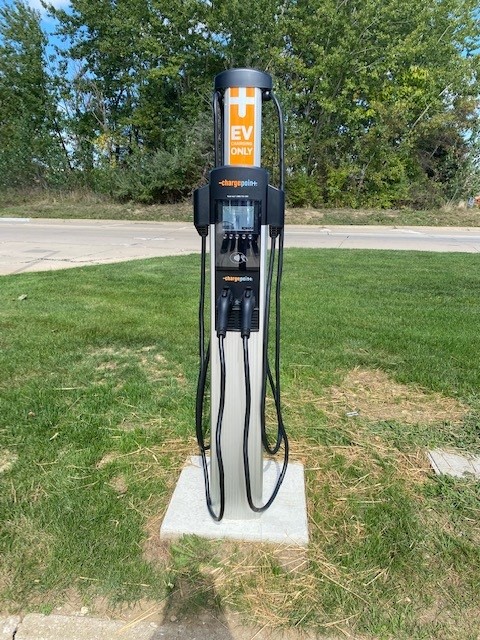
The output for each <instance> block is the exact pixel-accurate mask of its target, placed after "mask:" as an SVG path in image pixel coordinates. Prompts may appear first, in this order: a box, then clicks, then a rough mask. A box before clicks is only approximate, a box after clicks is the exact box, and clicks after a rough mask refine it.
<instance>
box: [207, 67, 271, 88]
mask: <svg viewBox="0 0 480 640" xmlns="http://www.w3.org/2000/svg"><path fill="white" fill-rule="evenodd" d="M229 87H257V88H258V89H266V90H268V91H271V89H272V77H271V76H270V75H269V74H268V73H265V72H264V71H257V69H228V70H227V71H222V72H221V73H219V74H218V75H216V76H215V90H218V89H228V88H229Z"/></svg>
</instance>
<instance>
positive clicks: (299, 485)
mask: <svg viewBox="0 0 480 640" xmlns="http://www.w3.org/2000/svg"><path fill="white" fill-rule="evenodd" d="M268 101H272V102H273V104H274V108H275V111H276V116H277V119H278V140H279V143H278V176H279V178H278V184H277V185H275V186H274V185H271V184H270V183H269V175H268V172H267V171H266V170H265V169H264V168H263V167H262V166H261V164H262V107H263V105H264V103H266V102H268ZM213 114H214V149H215V155H214V168H213V169H212V170H211V172H210V177H209V183H208V184H207V185H205V186H204V187H201V188H199V189H197V190H196V191H195V192H194V224H195V227H196V229H197V231H198V233H199V235H200V237H201V267H200V301H199V358H200V371H199V377H198V387H197V395H196V411H195V414H196V415H195V422H196V436H197V441H198V445H199V449H200V457H199V459H198V461H199V463H197V464H195V462H194V463H193V465H192V468H190V470H189V468H186V469H184V471H183V472H182V476H181V477H180V480H179V483H178V485H177V489H176V490H175V493H174V496H173V497H172V502H171V503H170V506H169V509H168V511H167V514H166V516H165V519H164V523H163V524H162V529H161V535H162V537H164V538H168V537H175V536H176V535H180V534H181V533H197V534H198V535H205V536H207V537H217V536H218V537H233V538H240V539H242V538H247V539H257V540H258V539H261V540H265V541H269V540H270V539H271V540H272V541H285V542H288V543H291V542H294V543H297V544H301V545H304V544H306V543H307V541H308V529H307V522H306V506H305V489H304V479H303V467H302V465H299V464H298V463H290V464H289V462H288V453H289V447H288V438H287V434H286V431H285V428H284V424H283V418H282V409H281V394H280V301H281V295H280V287H281V280H282V269H283V235H284V211H285V206H284V201H285V197H284V148H283V116H282V112H281V108H280V104H279V102H278V100H277V98H276V97H275V95H274V93H273V90H272V78H271V76H270V75H269V74H267V73H264V72H262V71H257V70H255V69H231V70H228V71H224V72H222V73H220V74H218V75H217V76H216V77H215V89H214V94H213ZM207 239H208V240H209V243H208V244H209V251H207ZM208 257H209V260H208ZM207 265H208V267H207ZM207 293H208V294H209V295H207ZM207 298H209V300H208V299H207ZM272 311H273V312H272ZM207 337H208V341H207ZM272 337H273V340H274V346H273V345H272V348H271V349H270V350H269V342H270V341H271V340H272ZM269 351H270V352H272V355H273V362H274V364H273V367H271V366H270V362H269ZM268 387H270V390H271V396H272V398H273V403H274V413H275V416H276V427H275V429H274V430H272V428H271V426H270V425H267V418H266V396H267V390H268ZM267 430H268V431H270V432H271V431H274V432H275V433H274V436H273V437H272V442H270V441H269V435H268V433H267ZM207 433H208V434H209V436H208V438H207V436H206V434H207ZM207 439H208V440H209V443H207V442H206V441H207ZM264 451H265V452H266V454H267V455H268V456H269V458H268V459H267V460H264V456H263V453H264ZM275 454H278V456H279V457H280V458H281V460H280V461H273V460H272V459H271V456H274V455H275ZM282 454H283V455H282ZM278 456H277V457H278ZM200 470H201V475H203V481H202V485H203V488H204V496H202V498H203V499H202V503H203V504H202V505H201V506H200V505H198V489H199V487H198V483H199V481H201V475H200V473H199V472H200ZM187 476H188V480H187V479H186V478H187ZM185 483H186V484H185ZM182 492H183V493H184V494H185V496H184V497H183V498H182V497H181V496H180V494H181V493H182ZM193 494H195V497H193ZM194 499H195V503H194V504H192V501H193V500H194ZM205 507H206V509H205ZM192 509H193V510H194V511H195V513H197V510H199V511H198V517H197V518H196V519H195V518H193V520H194V521H195V522H193V521H192V513H193V511H192ZM292 510H293V511H292ZM182 511H183V519H184V520H187V521H188V524H187V523H185V526H184V527H183V528H182V525H179V526H177V524H178V521H179V520H182V515H181V514H180V512H182ZM179 514H180V515H179ZM292 518H293V520H292ZM200 520H201V521H202V522H203V525H202V523H201V522H200ZM192 522H193V524H192ZM175 523H177V524H175ZM269 526H270V527H271V528H272V531H276V533H272V536H269V534H268V529H269ZM219 527H220V528H223V529H225V531H223V530H222V531H220V530H219ZM246 527H247V529H246ZM248 527H250V530H251V535H250V536H249V534H248V531H247V530H248ZM227 529H230V530H231V532H232V534H231V535H229V533H228V531H227ZM279 529H280V533H279V532H278V530H279ZM235 531H237V534H235ZM245 531H247V533H245ZM279 536H280V537H279Z"/></svg>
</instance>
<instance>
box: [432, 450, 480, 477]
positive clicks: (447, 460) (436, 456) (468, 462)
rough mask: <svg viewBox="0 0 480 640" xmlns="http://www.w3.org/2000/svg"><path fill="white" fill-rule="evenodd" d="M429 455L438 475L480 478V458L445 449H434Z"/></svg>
mask: <svg viewBox="0 0 480 640" xmlns="http://www.w3.org/2000/svg"><path fill="white" fill-rule="evenodd" d="M427 455H428V459H429V461H430V464H431V465H432V467H433V470H434V471H435V473H436V474H437V475H440V476H441V475H447V476H453V477H455V478H464V477H471V478H477V479H479V478H480V456H472V455H470V454H469V453H465V452H460V451H446V450H443V449H432V450H431V451H429V452H428V454H427Z"/></svg>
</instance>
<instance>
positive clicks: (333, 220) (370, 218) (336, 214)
mask: <svg viewBox="0 0 480 640" xmlns="http://www.w3.org/2000/svg"><path fill="white" fill-rule="evenodd" d="M1 217H3V218H5V217H14V218H15V217H16V218H22V217H27V218H61V219H67V218H69V219H92V220H93V219H99V220H137V221H138V220H140V221H148V222H150V221H160V222H161V221H163V222H165V221H181V222H192V221H193V209H192V203H191V201H185V202H181V203H178V204H171V205H142V204H136V203H132V202H127V203H125V204H121V203H118V202H114V201H112V200H110V199H109V198H107V197H102V196H100V195H97V194H94V193H92V192H89V191H86V192H71V193H69V192H66V193H63V192H59V193H55V192H43V191H40V192H26V193H22V194H19V193H17V192H12V193H11V194H5V195H4V196H3V197H2V201H1V202H0V218H1ZM286 221H287V224H316V225H318V224H319V225H350V224H357V225H386V226H394V225H400V226H401V225H416V226H433V227H438V226H444V227H449V226H450V227H451V226H454V227H478V226H480V210H479V209H478V208H473V209H467V208H457V207H444V208H441V209H440V208H437V209H431V210H418V211H415V210H412V209H334V208H332V209H313V208H297V209H291V208H289V209H287V211H286Z"/></svg>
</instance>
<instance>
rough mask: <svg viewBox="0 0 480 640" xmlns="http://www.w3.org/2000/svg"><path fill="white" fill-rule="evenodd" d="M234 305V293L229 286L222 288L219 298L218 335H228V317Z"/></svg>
mask: <svg viewBox="0 0 480 640" xmlns="http://www.w3.org/2000/svg"><path fill="white" fill-rule="evenodd" d="M232 307H233V293H232V291H231V289H229V288H228V287H224V288H223V289H222V293H221V294H220V295H219V296H218V300H217V337H220V336H223V337H225V336H226V335H227V329H228V319H229V317H230V312H231V310H232Z"/></svg>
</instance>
